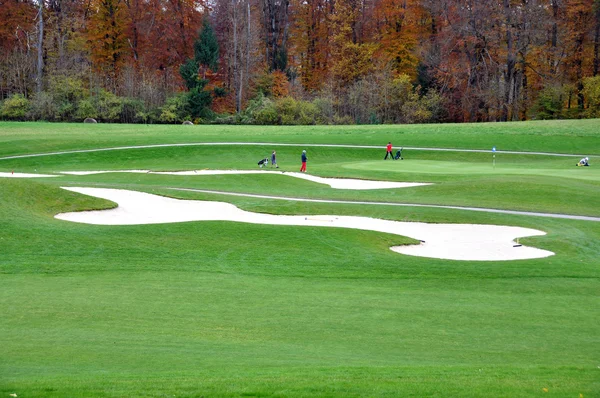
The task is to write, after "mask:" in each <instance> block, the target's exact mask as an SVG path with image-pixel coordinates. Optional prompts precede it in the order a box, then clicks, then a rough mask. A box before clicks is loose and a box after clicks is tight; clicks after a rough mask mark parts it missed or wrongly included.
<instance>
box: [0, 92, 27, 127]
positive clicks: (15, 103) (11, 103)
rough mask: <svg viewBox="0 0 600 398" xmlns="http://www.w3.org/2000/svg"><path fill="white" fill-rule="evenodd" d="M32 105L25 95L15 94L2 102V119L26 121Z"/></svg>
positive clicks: (0, 113) (0, 110)
mask: <svg viewBox="0 0 600 398" xmlns="http://www.w3.org/2000/svg"><path fill="white" fill-rule="evenodd" d="M30 107H31V104H30V102H29V100H28V99H27V98H25V96H24V95H23V94H14V95H12V96H11V97H8V98H7V99H5V100H4V102H2V108H1V109H0V117H1V118H2V119H6V120H19V121H22V120H26V118H27V114H28V113H29V110H30Z"/></svg>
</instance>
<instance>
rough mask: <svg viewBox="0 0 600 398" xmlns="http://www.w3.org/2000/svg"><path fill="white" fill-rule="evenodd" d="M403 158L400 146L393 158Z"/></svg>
mask: <svg viewBox="0 0 600 398" xmlns="http://www.w3.org/2000/svg"><path fill="white" fill-rule="evenodd" d="M398 159H400V160H404V158H403V157H402V148H400V150H398V151H396V156H394V160H398Z"/></svg>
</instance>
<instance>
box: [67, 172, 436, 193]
mask: <svg viewBox="0 0 600 398" xmlns="http://www.w3.org/2000/svg"><path fill="white" fill-rule="evenodd" d="M61 173H62V174H71V175H90V174H102V173H144V174H170V175H180V176H191V175H220V174H279V175H286V176H290V177H296V178H302V179H304V180H309V181H313V182H316V183H319V184H326V185H329V186H330V187H331V188H335V189H355V190H364V189H388V188H408V187H418V186H422V185H431V184H428V183H421V182H393V181H372V180H357V179H352V178H325V177H317V176H313V175H310V174H306V173H297V172H283V171H276V170H191V171H173V172H169V171H164V172H162V171H150V170H114V171H109V170H101V171H63V172H61Z"/></svg>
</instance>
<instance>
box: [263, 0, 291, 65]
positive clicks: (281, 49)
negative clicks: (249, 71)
mask: <svg viewBox="0 0 600 398" xmlns="http://www.w3.org/2000/svg"><path fill="white" fill-rule="evenodd" d="M261 1H262V14H263V30H264V33H263V34H264V41H265V59H266V61H267V65H268V67H269V70H270V71H271V70H281V71H285V70H286V68H287V61H288V55H287V50H288V49H287V42H288V34H289V20H288V18H289V5H290V3H289V0H261Z"/></svg>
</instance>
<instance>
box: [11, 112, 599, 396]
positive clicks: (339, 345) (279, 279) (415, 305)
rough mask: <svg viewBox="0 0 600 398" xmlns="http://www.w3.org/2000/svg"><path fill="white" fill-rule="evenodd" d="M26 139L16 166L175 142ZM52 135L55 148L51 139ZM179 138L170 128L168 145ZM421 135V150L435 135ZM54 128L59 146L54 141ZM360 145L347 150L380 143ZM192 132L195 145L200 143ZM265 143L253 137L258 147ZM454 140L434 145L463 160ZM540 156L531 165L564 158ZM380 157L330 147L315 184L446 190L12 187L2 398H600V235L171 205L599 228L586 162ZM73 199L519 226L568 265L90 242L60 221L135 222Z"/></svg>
mask: <svg viewBox="0 0 600 398" xmlns="http://www.w3.org/2000/svg"><path fill="white" fill-rule="evenodd" d="M569 123H573V124H572V125H571V124H568V125H569V126H576V125H578V124H577V123H575V122H569ZM540 125H541V124H540ZM540 125H538V124H535V123H534V126H536V128H537V126H540ZM5 126H8V130H6V129H0V131H2V132H0V136H1V137H2V138H3V139H6V140H8V141H9V142H10V143H11V145H12V144H13V143H16V145H15V146H12V147H10V148H7V147H6V146H2V151H4V153H9V152H18V151H22V150H24V149H26V147H28V145H29V144H31V145H32V146H31V147H28V148H29V149H30V152H35V151H38V150H39V149H40V148H43V147H44V146H45V145H47V147H46V148H47V149H50V148H53V149H60V148H74V147H78V146H79V147H80V146H86V145H89V146H93V145H94V140H97V142H96V143H97V144H102V145H104V144H107V143H110V142H117V141H118V142H125V141H128V140H130V141H135V140H139V141H140V142H144V140H145V142H146V143H148V142H152V143H153V142H154V140H155V139H156V138H157V137H159V136H160V137H162V138H164V139H166V138H167V137H163V136H162V135H161V134H162V133H160V134H159V133H156V134H155V135H153V134H150V135H149V136H148V137H145V138H144V137H143V136H142V132H140V131H139V129H141V128H145V126H135V128H137V129H138V132H136V131H135V128H134V127H132V126H102V127H106V128H107V130H109V132H108V136H107V137H104V138H101V137H99V136H100V132H99V131H98V133H97V134H96V133H93V134H92V135H91V136H89V137H84V138H81V137H77V136H78V135H80V134H81V130H78V129H79V128H80V126H72V128H73V130H70V128H71V125H44V124H42V125H34V127H33V128H32V127H31V125H29V124H23V125H20V124H10V123H9V124H3V125H2V127H5ZM40 126H41V127H40ZM46 126H48V129H49V130H50V131H49V132H41V133H40V130H41V129H42V127H43V128H46ZM488 126H489V127H490V129H491V130H495V129H496V126H505V128H506V132H503V131H501V130H500V129H496V130H495V131H496V133H497V134H499V135H503V134H516V133H514V131H513V129H514V130H519V129H522V127H521V126H520V125H517V126H516V127H515V125H512V124H503V125H483V126H482V127H488ZM552 126H558V127H556V129H554V128H553V129H551V130H548V131H546V130H544V131H542V132H540V131H537V133H536V134H537V135H533V136H532V137H529V141H527V140H526V139H525V138H523V137H522V138H520V139H522V141H521V142H528V143H533V142H538V141H539V142H542V141H545V138H546V135H548V136H552V137H554V134H559V137H562V138H561V139H564V138H565V137H566V136H567V135H568V134H567V130H569V128H566V127H565V125H563V124H561V123H558V124H557V125H552ZM582 126H584V127H582V130H583V131H584V133H582V136H581V137H576V138H575V139H574V142H572V143H571V144H570V145H572V146H573V151H574V152H577V151H579V150H581V149H582V148H585V149H588V148H589V147H586V146H587V145H588V144H589V143H590V142H595V141H594V140H596V138H595V136H594V134H592V133H591V130H589V129H588V130H586V128H585V126H586V125H585V124H582ZM59 127H60V128H63V127H64V128H65V129H66V131H64V134H63V133H61V132H60V131H59ZM178 127H180V126H152V127H150V128H149V129H150V130H152V129H153V128H155V129H164V132H165V134H166V131H170V132H171V133H173V132H174V131H175V130H176V128H178ZM209 127H210V126H209ZM384 127H385V128H389V129H393V128H397V129H403V128H404V126H384ZM436 127H438V126H436ZM20 128H22V129H24V130H22V131H19V129H20ZM407 128H408V129H409V130H410V131H412V132H413V133H410V134H414V136H415V137H419V136H420V134H418V131H419V129H420V128H425V126H415V127H413V126H407ZM447 128H450V129H451V130H452V129H456V130H461V129H465V130H461V132H460V133H456V132H452V131H451V132H449V133H448V134H450V135H454V137H457V136H459V137H461V139H464V143H463V144H464V145H474V143H475V142H476V140H477V139H476V138H473V137H470V135H471V132H470V130H469V128H468V127H454V126H450V127H447ZM472 128H473V129H474V127H472ZM531 128H532V129H533V127H531ZM545 128H547V127H545ZM171 129H172V130H171ZM365 129H366V127H365ZM34 130H35V131H36V132H37V133H40V138H44V139H47V142H46V143H44V142H43V140H39V141H36V140H34V139H33V136H34V135H35V134H34V132H33V131H34ZM555 130H557V131H558V133H557V131H555ZM7 131H8V132H7ZM519 131H520V133H518V134H517V135H523V131H522V130H519ZM532 131H536V130H532ZM585 131H587V132H588V133H585ZM354 133H356V131H355V132H353V133H351V134H350V137H348V140H353V139H357V138H358V137H359V135H360V134H364V131H363V130H361V132H360V133H357V134H356V135H353V134H354ZM121 134H122V136H121ZM138 134H139V135H138ZM173 134H174V137H172V138H174V139H176V140H179V139H181V140H189V141H194V139H195V138H196V137H194V136H192V135H190V136H187V135H186V134H187V133H185V134H180V133H179V132H177V133H173ZM248 134H249V133H248ZM260 134H262V133H260V132H259V130H254V131H253V132H252V134H249V135H246V132H244V131H242V133H240V136H244V137H246V138H247V139H250V138H256V137H258V136H259V135H260ZM265 134H272V135H268V136H266V138H269V139H271V138H272V139H273V140H275V139H277V138H278V137H279V134H281V135H282V136H283V135H285V136H286V138H289V137H288V135H289V136H292V137H295V139H297V140H298V141H302V140H304V141H303V142H308V140H312V141H313V142H314V141H319V140H321V139H323V140H324V139H326V138H327V139H335V140H338V139H342V140H343V139H344V138H343V137H344V134H341V133H340V134H337V135H335V134H334V136H333V138H332V137H331V136H325V135H321V134H320V133H317V132H315V131H314V130H313V129H305V130H302V129H300V128H296V129H290V130H287V129H282V132H281V133H278V132H274V130H270V132H267V133H265ZM407 134H408V133H407ZM441 135H442V134H440V135H439V136H437V137H436V138H435V139H436V140H439V141H437V142H439V143H440V145H439V146H444V145H442V144H443V143H444V142H445V141H444V139H442V138H441ZM472 135H474V134H472ZM119 136H120V138H119ZM204 138H206V137H204ZM215 138H216V137H215ZM221 138H222V137H221ZM279 138H281V137H279ZM379 138H381V137H377V140H379ZM540 138H544V140H541V139H540ZM422 139H423V140H426V139H425V138H422ZM557 140H559V139H558V138H557ZM550 141H552V140H550ZM557 142H558V141H557ZM21 144H22V145H24V146H23V147H22V148H19V145H21ZM11 145H9V146H11ZM536 145H538V146H537V147H534V146H532V147H531V148H528V149H531V150H533V149H536V150H539V149H540V148H541V147H543V145H553V144H552V143H551V142H550V144H548V143H546V144H536ZM435 146H438V145H435ZM268 150H270V148H268V147H264V148H257V151H256V152H253V150H249V149H247V148H242V149H239V148H238V149H235V150H232V149H231V148H223V147H210V148H199V147H197V148H178V149H175V148H163V149H156V150H154V149H153V150H134V151H124V152H105V153H94V154H86V155H60V156H52V157H46V158H44V160H43V161H41V159H20V160H13V161H0V170H6V169H5V168H6V167H15V168H20V169H23V170H27V171H33V170H30V169H34V170H35V169H36V168H37V169H38V170H41V171H43V172H50V171H60V170H84V169H89V168H91V169H123V168H153V169H163V170H176V169H189V168H204V167H210V168H223V165H228V166H230V167H232V168H233V167H240V168H250V167H254V166H253V165H252V166H248V164H249V163H250V162H254V160H255V158H256V157H257V156H256V155H257V154H258V153H262V152H265V151H268ZM380 152H381V151H375V150H373V151H369V150H352V149H336V150H331V149H329V150H327V149H320V148H312V149H310V150H309V171H312V172H315V173H318V174H321V175H329V176H336V175H343V176H346V177H358V178H377V179H389V180H407V181H408V180H410V181H429V182H435V183H436V185H433V186H430V187H421V188H415V189H407V190H383V191H367V192H352V191H338V190H332V189H329V188H328V187H324V186H319V185H317V184H313V183H310V182H308V181H302V180H295V179H292V178H287V177H282V176H214V177H173V176H156V175H126V174H107V175H96V176H86V177H75V176H69V177H62V178H60V179H58V178H55V179H47V180H41V179H40V180H17V179H0V203H2V206H0V253H2V256H0V319H2V322H0V347H2V355H0V396H8V395H9V394H12V393H16V394H17V395H18V396H19V397H27V396H35V397H39V396H41V397H65V396H69V397H78V396H80V397H130V396H148V397H164V396H178V397H207V396H223V397H235V396H263V397H264V396H273V397H275V396H304V397H312V396H314V397H317V396H318V397H321V396H332V397H333V396H339V397H347V396H390V397H397V396H415V397H422V396H460V397H484V396H485V397H488V396H498V397H501V396H504V397H531V396H547V397H568V396H573V397H580V396H584V397H586V398H587V397H598V396H600V394H599V393H598V391H600V377H599V376H600V368H599V367H598V366H599V365H600V363H598V358H599V355H600V345H599V344H598V339H597V336H598V335H599V334H600V324H599V323H598V322H597V320H598V319H600V309H599V308H600V305H599V304H600V299H599V295H598V292H599V291H600V268H599V267H598V265H599V261H598V258H600V243H599V242H600V223H594V222H583V221H572V220H557V219H544V218H539V217H517V216H510V215H497V214H486V213H474V212H467V211H448V210H443V209H424V208H410V207H408V208H399V207H391V206H359V205H339V204H316V203H302V202H293V201H278V200H261V199H256V198H249V197H230V196H224V195H215V194H203V193H194V192H180V191H179V192H174V191H172V190H168V189H165V187H168V186H181V187H196V188H205V189H209V188H210V189H221V190H225V191H239V192H256V193H267V194H285V195H286V196H306V197H318V198H334V199H336V198H337V199H340V198H345V199H361V200H377V201H398V202H402V201H417V200H421V201H423V202H428V201H429V202H436V203H442V204H449V203H456V204H461V205H465V204H474V205H482V204H485V205H489V206H491V207H506V208H514V207H518V204H519V203H521V204H522V207H523V208H527V209H531V210H542V209H546V210H548V211H553V212H563V211H565V210H569V209H570V210H571V212H575V213H581V214H591V215H596V214H598V213H597V209H598V208H600V206H598V202H596V199H595V197H598V195H597V194H598V192H597V190H598V189H599V181H598V174H596V169H595V168H594V167H591V168H586V169H583V168H575V167H574V166H571V165H563V163H562V162H564V161H565V159H558V158H557V159H548V158H545V157H535V156H512V157H508V156H502V158H497V160H498V163H497V166H496V169H490V168H489V164H488V163H487V162H488V161H489V156H487V155H485V154H481V155H479V154H441V153H433V152H422V153H421V152H415V153H411V154H410V156H407V160H405V161H404V162H387V163H385V162H383V161H378V160H377V161H376V160H374V159H375V158H376V157H380V155H381V153H380ZM267 153H268V152H267ZM590 153H591V152H590ZM278 154H280V162H281V164H282V167H283V169H286V170H287V169H289V170H293V169H295V168H296V167H297V159H296V158H297V148H296V149H293V148H290V149H285V148H282V149H281V151H280V149H278ZM407 155H409V154H407ZM259 157H260V156H259ZM486 164H488V169H486V168H485V167H486ZM60 185H80V186H112V187H120V188H133V189H140V190H144V191H148V192H153V193H157V194H163V195H170V196H177V197H181V198H188V199H200V200H223V201H228V202H231V203H233V204H235V205H237V206H238V207H240V208H243V209H245V210H249V211H261V212H268V213H273V214H339V215H362V216H369V217H379V218H386V219H393V220H408V221H426V222H464V223H488V224H500V225H518V226H524V227H531V228H537V229H541V230H544V231H546V232H547V235H545V236H540V237H535V238H527V239H523V240H522V242H523V243H525V244H530V245H535V246H536V247H540V248H544V249H548V250H552V251H554V252H555V253H556V255H555V256H552V257H549V258H545V259H537V260H525V261H509V262H461V261H446V260H436V259H427V258H418V257H410V256H403V255H399V254H397V253H394V252H391V251H390V250H389V249H388V248H389V246H392V245H396V244H407V243H411V242H412V240H410V239H406V238H402V237H398V236H390V235H386V234H380V233H374V232H366V231H353V230H344V229H331V228H312V227H311V228H300V227H291V226H268V225H265V226H263V225H251V224H243V223H231V222H230V223H220V222H190V223H180V224H163V225H147V226H92V225H85V224H75V223H69V222H65V221H60V220H56V219H54V218H53V216H54V214H56V213H58V212H64V211H74V210H84V209H102V208H110V207H112V206H114V204H113V203H111V202H108V201H104V200H99V199H95V198H90V197H86V196H83V195H78V194H75V193H72V192H68V191H65V190H62V189H60V188H59V186H60Z"/></svg>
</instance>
